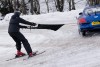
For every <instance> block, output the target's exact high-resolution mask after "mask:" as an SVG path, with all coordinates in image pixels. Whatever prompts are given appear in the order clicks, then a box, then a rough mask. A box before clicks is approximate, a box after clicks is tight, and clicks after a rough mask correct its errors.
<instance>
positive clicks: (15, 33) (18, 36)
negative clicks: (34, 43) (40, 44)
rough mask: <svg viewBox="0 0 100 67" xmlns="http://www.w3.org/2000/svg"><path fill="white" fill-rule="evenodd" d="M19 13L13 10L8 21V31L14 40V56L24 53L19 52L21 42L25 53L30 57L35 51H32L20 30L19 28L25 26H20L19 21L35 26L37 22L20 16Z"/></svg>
mask: <svg viewBox="0 0 100 67" xmlns="http://www.w3.org/2000/svg"><path fill="white" fill-rule="evenodd" d="M20 14H21V13H20V12H15V13H14V15H13V16H12V17H11V19H10V22H9V28H8V33H9V35H10V36H11V37H12V38H13V40H14V41H15V42H16V49H17V54H16V57H20V56H24V55H25V53H23V52H21V43H22V44H23V45H24V48H25V50H26V52H27V54H28V55H29V57H32V56H33V55H35V54H36V53H35V52H33V51H32V48H31V46H30V44H29V42H28V40H27V39H26V38H25V37H24V35H23V34H22V33H21V32H20V28H27V26H22V25H20V23H22V24H26V25H30V26H35V25H37V24H36V23H32V22H29V21H26V20H24V19H22V18H20Z"/></svg>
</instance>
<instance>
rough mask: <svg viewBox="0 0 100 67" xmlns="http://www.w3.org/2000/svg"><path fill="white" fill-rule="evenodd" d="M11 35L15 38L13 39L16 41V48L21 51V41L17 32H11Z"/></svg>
mask: <svg viewBox="0 0 100 67" xmlns="http://www.w3.org/2000/svg"><path fill="white" fill-rule="evenodd" d="M9 35H10V36H11V37H12V38H13V40H14V41H15V42H16V49H17V50H18V51H21V41H20V40H19V39H18V38H17V37H16V36H17V35H16V33H9Z"/></svg>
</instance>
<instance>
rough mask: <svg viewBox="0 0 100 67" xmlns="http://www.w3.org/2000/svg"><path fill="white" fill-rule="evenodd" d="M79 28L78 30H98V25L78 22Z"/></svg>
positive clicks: (99, 26)
mask: <svg viewBox="0 0 100 67" xmlns="http://www.w3.org/2000/svg"><path fill="white" fill-rule="evenodd" d="M79 29H80V31H100V25H96V26H93V25H91V24H80V25H79Z"/></svg>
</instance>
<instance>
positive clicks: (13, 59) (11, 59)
mask: <svg viewBox="0 0 100 67" xmlns="http://www.w3.org/2000/svg"><path fill="white" fill-rule="evenodd" d="M24 56H26V54H25V55H23V56H20V57H14V58H10V59H7V60H6V61H10V60H14V59H17V58H21V57H24Z"/></svg>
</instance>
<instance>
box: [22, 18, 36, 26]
mask: <svg viewBox="0 0 100 67" xmlns="http://www.w3.org/2000/svg"><path fill="white" fill-rule="evenodd" d="M20 23H23V24H27V25H32V26H35V25H36V23H32V22H29V21H26V20H24V19H22V18H20Z"/></svg>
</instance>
